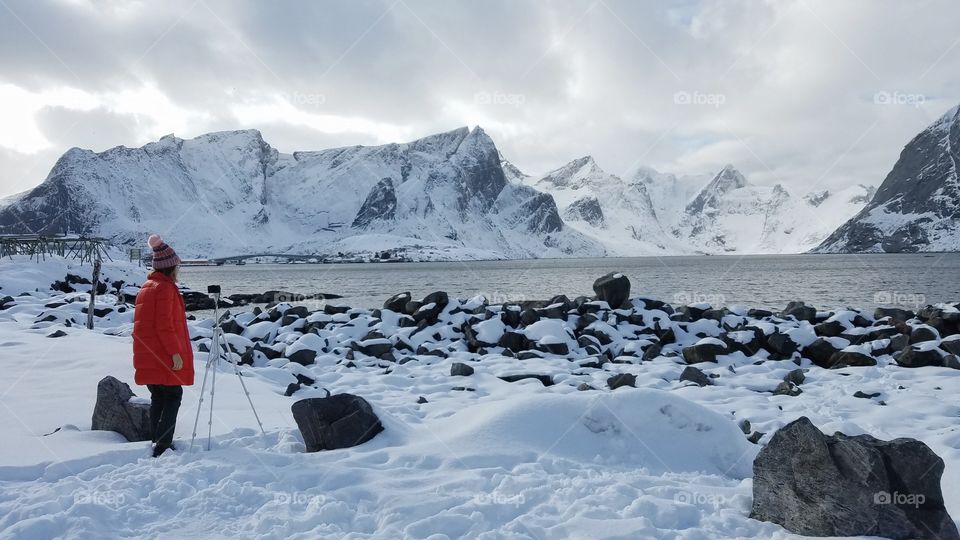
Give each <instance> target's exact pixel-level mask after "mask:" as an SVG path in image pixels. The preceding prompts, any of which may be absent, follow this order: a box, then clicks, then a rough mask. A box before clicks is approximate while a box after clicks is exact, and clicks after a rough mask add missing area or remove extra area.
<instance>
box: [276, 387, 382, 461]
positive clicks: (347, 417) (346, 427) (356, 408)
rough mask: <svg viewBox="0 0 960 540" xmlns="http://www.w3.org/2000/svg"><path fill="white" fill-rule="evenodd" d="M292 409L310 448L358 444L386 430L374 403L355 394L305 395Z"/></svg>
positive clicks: (311, 450) (318, 448)
mask: <svg viewBox="0 0 960 540" xmlns="http://www.w3.org/2000/svg"><path fill="white" fill-rule="evenodd" d="M290 409H291V411H292V412H293V419H294V420H295V421H296V422H297V427H298V428H299V429H300V433H301V434H302V435H303V442H304V444H305V445H306V447H307V452H317V451H319V450H335V449H337V448H349V447H352V446H357V445H358V444H363V443H365V442H367V441H369V440H370V439H372V438H373V437H374V436H375V435H376V434H378V433H380V432H381V431H383V425H382V424H381V423H380V419H379V418H377V415H376V414H375V413H374V412H373V407H371V406H370V404H369V403H367V400H365V399H363V398H362V397H359V396H354V395H352V394H336V395H333V396H329V397H325V398H310V399H302V400H300V401H297V402H296V403H294V404H293V406H292V407H291V408H290Z"/></svg>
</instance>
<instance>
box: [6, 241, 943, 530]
mask: <svg viewBox="0 0 960 540" xmlns="http://www.w3.org/2000/svg"><path fill="white" fill-rule="evenodd" d="M29 264H33V265H34V266H33V267H32V268H33V272H34V274H33V275H31V276H28V277H24V276H25V274H24V272H25V271H27V269H28V268H29V266H28V264H27V263H26V262H24V261H15V262H10V261H8V260H3V261H0V286H2V288H0V297H2V296H4V295H6V294H11V293H12V291H13V290H18V289H22V290H21V291H20V292H23V291H26V290H34V289H36V288H40V289H41V290H42V291H43V292H39V293H38V292H34V293H33V295H31V296H24V297H20V298H17V301H16V304H15V305H14V306H13V307H8V308H7V309H5V310H2V311H0V351H2V359H3V360H2V362H3V368H4V376H3V377H0V407H2V409H3V414H0V433H3V436H4V437H3V440H4V443H3V446H2V448H0V538H55V537H56V538H103V537H147V538H155V537H161V536H162V537H168V536H177V535H180V536H184V537H198V538H226V537H231V538H238V537H239V538H257V537H263V538H318V537H319V538H433V539H441V538H461V537H467V538H685V539H710V538H795V537H796V536H794V535H791V534H789V533H787V532H786V531H784V530H783V529H782V528H780V527H779V526H777V525H773V524H770V523H762V522H758V521H755V520H751V519H749V518H748V514H749V510H750V504H751V500H752V499H751V476H752V473H751V463H752V460H753V458H754V456H755V455H756V453H757V451H758V450H759V446H757V445H754V444H751V443H749V442H748V441H747V440H746V435H745V434H744V433H742V432H741V430H740V428H739V427H738V425H737V424H738V422H740V421H742V420H749V421H750V423H751V424H752V427H753V429H754V430H757V431H760V432H764V433H766V434H767V435H766V436H765V437H763V438H762V439H761V440H760V444H761V445H762V444H764V443H765V442H766V441H768V440H769V437H770V434H772V432H774V431H775V430H776V429H777V428H778V427H780V426H782V425H784V424H785V423H787V422H789V421H791V420H793V419H795V418H797V417H799V416H808V417H809V418H810V419H811V420H812V421H813V422H814V423H815V424H816V425H817V426H818V427H820V428H821V429H822V430H823V431H824V432H827V433H832V432H833V431H843V432H844V433H848V434H858V433H870V434H872V435H874V436H876V437H879V438H882V439H890V438H895V437H913V438H917V439H920V440H922V441H924V442H925V443H927V444H928V445H929V446H930V447H931V448H932V449H933V450H934V451H935V452H936V453H937V454H938V455H940V456H941V457H942V458H943V459H944V461H945V462H946V471H945V473H944V477H943V480H942V486H943V490H944V495H945V498H946V506H947V509H948V510H949V511H950V512H951V514H952V515H953V516H954V517H955V518H956V517H957V516H960V427H958V426H957V423H956V419H957V417H958V415H960V397H958V396H960V370H953V369H948V368H935V367H926V368H916V369H905V368H901V367H898V366H897V365H896V364H895V363H894V362H893V360H892V359H891V358H890V357H889V356H881V357H880V358H879V359H878V365H877V366H875V367H851V368H842V369H837V370H826V369H821V368H818V367H816V366H811V365H810V362H809V361H808V360H804V361H803V362H802V364H803V366H802V367H804V368H805V369H806V381H805V382H804V383H803V384H802V385H801V388H802V390H803V393H801V394H800V395H798V396H795V397H790V396H786V395H772V394H771V392H770V390H771V389H773V388H774V387H775V386H776V385H777V384H778V383H779V382H780V381H782V380H783V377H784V375H785V374H786V373H788V372H789V371H790V370H792V369H795V368H796V367H797V366H796V365H795V364H794V363H792V362H791V361H769V360H768V361H763V362H759V363H755V362H756V360H757V359H756V358H754V357H746V356H744V355H743V354H742V353H734V354H729V355H724V356H721V357H719V359H718V362H717V363H716V364H712V363H708V364H699V365H698V367H700V368H701V369H703V370H704V372H706V373H707V374H708V375H717V377H716V378H714V379H713V382H714V384H713V385H711V386H706V387H699V386H696V385H691V384H689V383H681V382H679V381H678V377H679V374H680V372H681V371H682V370H683V368H684V367H685V366H684V365H683V364H682V363H680V361H679V360H678V359H677V358H670V357H666V356H659V357H657V358H655V359H653V360H650V361H643V362H641V361H640V359H639V358H634V359H633V360H632V361H625V362H624V363H606V364H604V365H603V366H602V368H600V369H587V368H584V369H573V368H572V367H571V366H573V364H572V363H571V361H570V360H568V359H567V358H566V357H563V356H559V355H545V356H544V357H543V358H529V359H526V360H518V359H516V358H508V357H506V356H503V355H501V354H496V353H491V352H488V354H476V353H469V352H466V351H462V352H456V353H452V354H450V355H449V357H447V358H441V357H437V356H430V355H415V361H409V362H405V363H400V362H397V363H388V362H383V361H378V360H377V359H372V358H362V357H359V356H358V357H357V358H356V360H355V365H356V367H349V366H347V365H346V364H345V363H344V362H341V360H342V358H341V357H338V356H337V355H336V354H318V356H317V358H316V362H315V363H314V364H312V365H309V366H301V365H299V364H295V363H290V362H287V361H285V359H282V358H281V359H277V360H273V361H269V362H267V361H264V359H258V360H256V361H255V364H256V366H255V367H251V366H244V367H243V368H242V372H243V376H244V377H245V380H246V383H247V386H248V387H249V389H250V390H251V393H252V398H253V401H254V403H255V404H256V407H257V411H258V412H259V413H260V417H261V418H262V419H263V422H264V427H265V428H266V431H267V433H266V435H261V434H260V432H259V430H257V429H256V422H255V420H254V418H253V414H252V412H251V411H250V408H249V406H248V404H247V402H246V399H245V397H244V396H243V394H242V392H241V389H240V384H239V382H238V380H237V378H236V376H235V375H234V374H233V368H232V366H229V365H225V366H223V368H222V371H221V372H220V373H219V376H218V382H217V390H218V391H217V394H216V407H215V416H214V423H213V432H214V440H213V449H212V450H211V451H209V452H207V451H205V450H201V449H200V448H195V449H194V451H192V452H191V451H187V446H189V441H190V435H191V431H192V429H191V428H192V425H193V419H194V414H195V413H196V411H197V400H198V395H197V392H198V390H199V387H198V386H194V387H190V388H186V391H185V393H184V402H183V407H182V409H181V414H180V421H179V424H178V429H177V434H176V435H177V436H176V438H177V444H178V446H179V447H180V450H179V451H177V452H175V453H168V454H166V455H164V456H163V457H161V458H160V459H156V460H155V459H151V458H149V457H148V454H149V448H148V443H128V442H126V441H125V440H124V439H123V438H122V437H121V436H120V435H117V434H113V433H109V432H93V431H90V430H89V428H90V417H91V414H92V412H93V405H94V401H95V396H96V384H97V382H98V381H99V380H100V379H101V378H102V377H104V376H106V375H113V376H115V377H117V378H119V379H121V380H123V381H125V382H128V383H131V386H132V388H133V390H134V392H135V393H137V395H138V396H141V397H144V396H148V395H149V393H148V392H147V390H146V389H145V388H142V387H137V386H135V385H132V379H133V370H132V366H131V362H130V351H131V344H130V338H129V332H130V322H131V320H132V312H131V311H130V310H124V311H123V312H122V313H121V312H120V311H119V307H117V306H116V305H115V303H116V298H114V297H113V296H111V295H109V294H108V295H102V296H100V297H99V298H98V306H100V307H103V308H106V307H113V308H115V310H114V311H113V312H111V313H109V314H107V315H106V316H104V317H102V318H99V319H98V322H97V324H98V327H97V328H96V329H95V330H94V331H88V330H86V329H84V328H82V327H80V326H77V325H71V326H69V327H68V326H65V325H64V324H63V322H64V321H66V320H69V319H71V318H77V319H79V318H80V317H81V316H82V315H81V314H80V310H81V305H86V304H85V302H82V300H83V299H84V298H85V297H86V294H85V293H84V292H77V293H68V294H63V293H51V292H49V291H47V290H46V287H45V286H44V285H42V280H44V279H48V278H51V277H52V278H54V279H63V275H60V274H61V273H62V272H63V271H64V270H69V269H70V268H69V265H67V264H66V263H64V262H63V261H59V260H55V261H48V262H47V263H44V264H43V265H39V266H37V265H36V263H29ZM138 272H140V271H139V270H138V269H136V268H132V267H128V266H125V265H111V266H110V267H109V268H107V269H106V270H105V274H106V275H107V276H108V277H110V278H111V279H117V278H116V277H115V276H125V277H127V278H128V279H133V278H134V277H135V276H136V275H137V274H138ZM30 283H33V284H34V285H33V286H31V285H30ZM15 287H16V288H15ZM76 287H77V288H81V289H82V286H81V285H78V286H76ZM558 292H561V291H558ZM17 294H19V293H16V294H11V295H12V296H16V295H17ZM70 299H77V300H80V301H77V302H72V303H66V304H64V305H62V306H58V307H54V308H45V307H44V306H45V305H47V304H51V303H53V302H56V303H60V302H62V301H67V300H70ZM453 302H454V300H451V303H453ZM457 305H462V306H470V305H471V304H470V302H465V303H463V304H461V303H459V302H457ZM448 311H449V310H448ZM737 311H739V310H737ZM41 313H46V314H51V313H52V314H54V315H55V317H54V318H53V320H50V321H46V322H38V321H39V320H40V319H43V318H46V317H45V316H40V315H41ZM355 313H356V317H355V319H353V320H355V321H364V320H366V318H367V317H368V316H369V315H368V312H360V311H358V312H355ZM644 315H645V316H648V312H645V313H644ZM443 316H444V317H445V316H446V315H443ZM450 316H456V314H454V315H450ZM338 317H339V320H340V321H341V322H340V323H337V325H336V328H337V329H336V331H335V332H333V331H331V335H330V336H326V337H324V339H333V334H334V333H336V334H337V338H338V339H341V340H347V339H352V338H351V337H350V336H351V335H352V334H351V332H353V333H354V334H357V335H359V333H360V331H361V330H360V329H359V323H358V324H357V325H356V326H357V327H358V328H355V329H351V325H350V324H348V322H349V321H350V320H351V319H350V317H349V315H347V314H344V315H343V316H340V315H333V316H331V319H333V318H338ZM316 318H317V319H321V318H324V317H320V316H317V317H316ZM242 319H244V320H247V321H248V322H249V323H250V324H247V330H246V331H245V333H244V335H245V336H251V335H253V334H256V333H257V332H264V331H270V330H271V329H272V327H271V328H268V326H270V324H273V323H270V324H262V323H260V324H262V326H260V327H258V328H253V329H251V328H252V327H253V325H254V324H257V323H255V322H254V321H252V320H251V319H252V317H242ZM386 321H387V317H386V316H384V323H386ZM490 321H494V322H490ZM495 321H496V319H490V320H489V321H488V322H486V323H481V324H478V325H477V326H478V327H480V328H479V329H478V330H479V331H480V332H481V333H484V335H480V336H479V338H480V339H484V338H485V337H487V336H486V334H487V333H489V334H490V335H496V334H498V333H499V332H501V331H502V328H494V326H496V323H495ZM264 322H266V321H264ZM541 322H542V323H543V324H540V323H537V325H539V326H537V325H530V326H528V327H527V329H526V332H527V336H528V337H529V338H531V339H533V338H538V339H539V340H540V341H541V342H543V343H548V342H559V341H565V340H566V338H565V337H564V332H565V330H563V328H562V327H563V323H562V322H560V321H554V320H548V319H544V320H542V321H541ZM595 324H596V323H595ZM804 324H806V323H800V324H798V325H797V326H798V330H797V331H796V332H795V333H794V336H795V337H797V339H800V340H802V336H803V335H806V333H809V328H808V327H806V326H804ZM481 325H485V326H481ZM190 326H191V332H192V333H193V334H194V335H196V336H205V335H209V328H210V321H196V322H191V324H190ZM274 326H276V325H274ZM387 326H390V325H389V324H387ZM534 326H536V328H534ZM598 327H599V326H598ZM709 327H710V325H708V324H700V325H698V326H697V327H696V329H698V330H700V331H705V332H708V333H709V331H710V330H709ZM381 328H382V329H384V330H386V329H387V328H386V327H381ZM57 330H59V331H62V332H64V333H65V334H66V335H65V336H63V337H58V338H51V337H47V336H48V335H49V334H51V333H53V332H55V331H57ZM363 331H364V332H365V331H366V330H363ZM397 332H399V330H397ZM324 335H325V334H324ZM244 339H249V337H242V336H237V337H236V338H231V340H233V341H236V342H237V343H238V344H240V342H241V341H243V340H244ZM318 339H319V338H318ZM697 339H698V338H696V336H694V335H693V334H692V333H691V334H690V335H685V334H683V333H681V334H679V335H678V340H681V341H687V342H690V341H696V340H697ZM202 341H203V339H202V338H201V339H200V342H202ZM281 341H282V340H281ZM635 345H636V343H635ZM205 359H206V355H205V354H203V353H198V354H197V362H198V368H199V369H198V371H199V372H200V373H202V366H203V364H202V363H203V361H204V360H205ZM453 362H469V363H470V365H471V366H473V367H474V368H475V370H476V373H475V374H474V375H471V376H469V377H453V376H451V375H450V368H451V365H452V364H453ZM574 367H575V366H574ZM298 373H299V374H302V375H307V376H309V377H311V378H314V379H315V380H316V385H315V386H316V388H310V387H304V388H303V389H301V390H300V391H298V392H297V393H296V394H295V395H294V396H293V397H286V396H284V395H283V393H284V390H285V389H286V388H287V386H288V384H289V383H291V382H293V381H294V380H295V374H298ZM521 373H537V374H543V375H549V376H551V377H552V379H553V381H554V382H555V383H556V384H554V385H553V386H549V387H544V386H543V385H542V384H541V383H540V382H538V381H536V380H526V381H521V382H515V383H509V382H505V381H504V380H502V379H500V378H499V377H501V376H506V375H511V374H521ZM617 373H630V374H634V375H636V377H637V381H636V385H637V386H638V387H639V388H636V389H634V388H619V389H617V390H614V391H610V390H608V389H607V387H606V379H607V377H609V376H611V375H614V374H617ZM198 382H199V377H198ZM582 383H587V384H590V385H591V386H593V387H595V388H597V389H598V390H591V391H578V390H577V387H578V386H579V385H580V384H582ZM456 387H460V388H468V389H469V390H454V388H456ZM324 388H325V389H328V390H330V391H331V392H334V393H340V392H349V393H353V394H356V395H360V396H363V397H364V398H366V399H367V400H368V401H369V402H370V403H371V404H372V405H373V407H374V410H375V411H376V413H377V414H378V415H379V416H380V418H381V420H382V421H383V423H384V426H385V431H384V432H382V433H381V434H379V435H377V436H376V437H375V438H374V439H373V440H372V441H370V442H368V443H366V444H364V445H361V446H359V447H355V448H351V449H344V450H335V451H327V452H320V453H314V454H305V453H303V448H304V447H303V442H302V439H301V437H300V435H299V432H298V431H297V429H296V426H295V424H294V422H293V418H292V415H291V413H290V406H291V405H292V404H293V403H294V401H295V400H297V399H302V398H304V397H313V396H317V397H321V396H323V395H326V393H325V392H324V391H323V389H324ZM858 390H860V391H863V392H866V393H879V394H880V395H879V396H877V397H875V398H873V399H863V398H855V397H853V394H854V393H855V392H856V391H858ZM421 397H423V398H425V400H426V403H418V400H419V398H421ZM881 402H882V403H881ZM202 423H203V421H201V424H202ZM57 428H60V429H59V430H58V431H55V430H57ZM205 434H206V430H205V429H203V430H201V437H200V442H202V443H205V442H206V440H205Z"/></svg>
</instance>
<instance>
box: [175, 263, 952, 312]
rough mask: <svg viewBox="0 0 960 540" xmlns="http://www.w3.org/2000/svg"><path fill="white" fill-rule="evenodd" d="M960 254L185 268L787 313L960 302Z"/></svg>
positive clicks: (235, 278) (380, 294)
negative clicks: (804, 307) (793, 306)
mask: <svg viewBox="0 0 960 540" xmlns="http://www.w3.org/2000/svg"><path fill="white" fill-rule="evenodd" d="M958 269H960V253H942V254H941V253H935V254H929V253H928V254H869V255H748V256H692V257H632V258H591V259H532V260H511V261H470V262H431V263H369V264H246V265H242V266H237V265H225V266H216V267H214V266H210V267H185V268H183V272H182V277H181V279H182V281H183V283H184V284H185V285H187V286H188V287H190V288H193V289H195V290H206V286H207V285H210V284H219V285H222V286H223V294H224V295H230V294H234V293H256V292H263V291H267V290H284V291H290V292H295V293H301V294H315V293H334V294H339V295H341V296H343V298H342V299H338V300H332V301H331V302H332V303H336V304H345V305H349V306H353V307H367V308H372V307H380V306H381V305H382V304H383V301H384V300H385V299H387V298H389V297H390V296H391V295H393V294H396V293H398V292H403V291H410V292H411V293H413V296H414V297H415V298H419V297H422V296H424V295H426V294H428V293H430V292H433V291H438V290H442V291H446V292H448V293H449V294H451V295H452V296H458V297H461V298H470V297H473V296H475V295H478V294H482V295H484V296H486V297H487V298H488V299H489V300H490V301H491V303H502V302H512V301H521V300H544V299H548V298H550V297H552V296H554V295H557V294H566V295H567V296H569V297H570V298H574V297H575V296H578V295H592V294H593V291H592V285H593V281H594V280H595V279H596V278H597V277H599V276H601V275H603V274H605V273H607V272H611V271H617V272H623V273H624V274H626V275H627V276H628V277H629V278H630V281H631V282H632V284H633V287H632V292H631V294H632V295H633V296H644V297H648V298H656V299H659V300H664V301H666V302H670V303H674V304H687V303H695V302H709V303H711V304H713V305H716V306H721V305H727V306H729V305H733V304H741V305H745V306H748V307H760V308H777V309H779V308H783V307H784V306H785V305H786V304H787V302H789V301H792V300H803V301H805V302H806V303H807V304H809V305H813V306H815V307H817V308H824V309H830V308H837V307H846V306H852V307H861V308H868V309H872V308H874V307H876V306H878V305H884V306H888V305H897V306H900V307H906V308H910V309H915V308H917V307H922V306H924V305H926V304H927V303H937V302H947V301H960V273H958Z"/></svg>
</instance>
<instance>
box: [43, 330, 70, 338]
mask: <svg viewBox="0 0 960 540" xmlns="http://www.w3.org/2000/svg"><path fill="white" fill-rule="evenodd" d="M65 335H67V333H66V332H64V331H63V330H57V331H55V332H51V333H49V334H47V337H52V338H58V337H63V336H65Z"/></svg>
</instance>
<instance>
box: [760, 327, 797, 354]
mask: <svg viewBox="0 0 960 540" xmlns="http://www.w3.org/2000/svg"><path fill="white" fill-rule="evenodd" d="M799 348H800V345H798V344H797V342H795V341H793V340H792V339H790V336H788V335H787V334H781V333H779V332H778V333H776V334H773V335H770V336H767V350H768V351H770V359H771V360H789V359H791V358H793V353H795V352H797V349H799Z"/></svg>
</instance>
